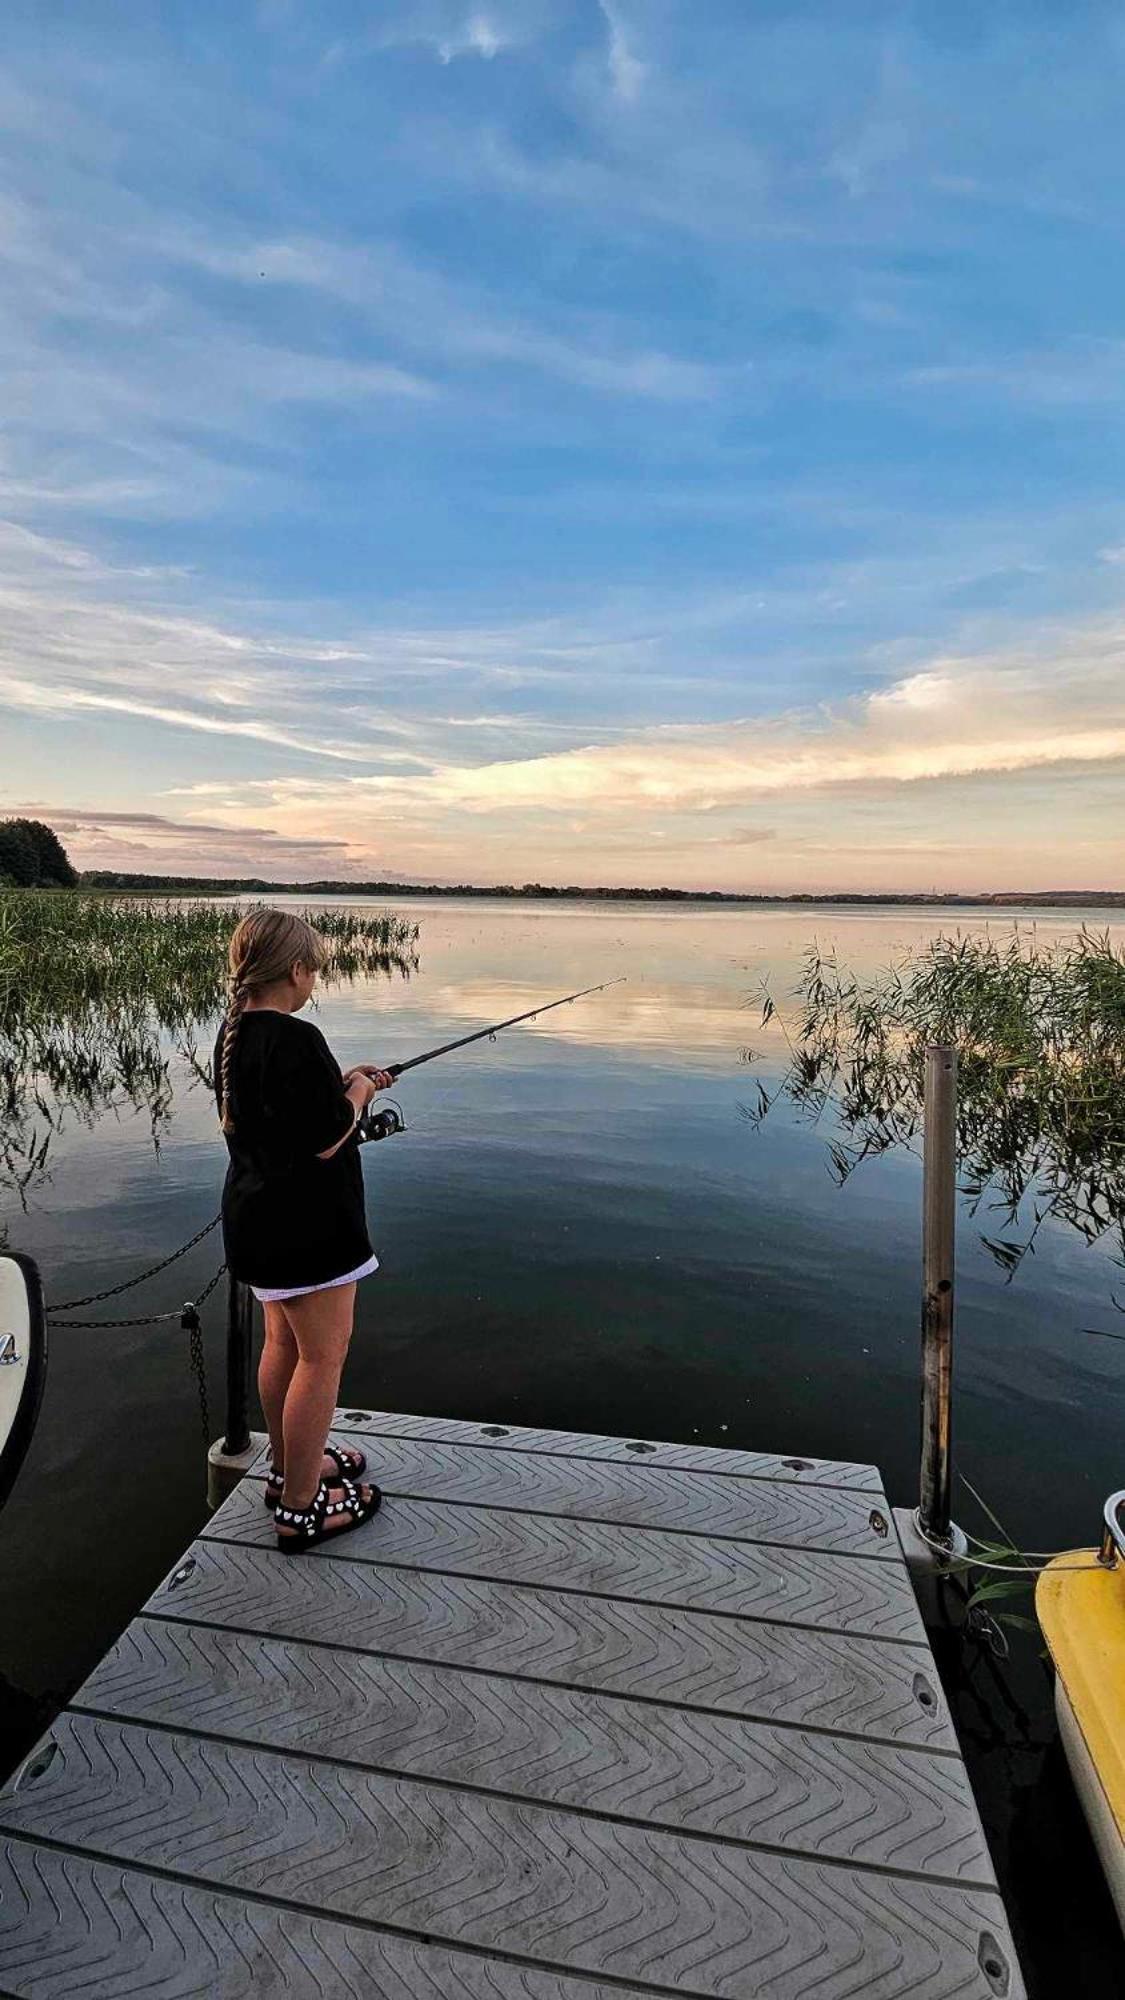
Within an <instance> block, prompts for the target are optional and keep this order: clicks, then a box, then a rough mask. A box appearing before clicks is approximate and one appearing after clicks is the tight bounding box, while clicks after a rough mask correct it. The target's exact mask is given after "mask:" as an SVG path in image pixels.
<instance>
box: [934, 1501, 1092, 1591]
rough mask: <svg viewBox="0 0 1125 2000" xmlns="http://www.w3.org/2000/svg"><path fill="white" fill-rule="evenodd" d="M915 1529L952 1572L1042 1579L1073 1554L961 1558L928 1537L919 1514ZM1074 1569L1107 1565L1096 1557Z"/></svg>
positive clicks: (1049, 1552) (969, 1555)
mask: <svg viewBox="0 0 1125 2000" xmlns="http://www.w3.org/2000/svg"><path fill="white" fill-rule="evenodd" d="M914 1530H915V1533H916V1534H917V1535H918V1537H919V1539H920V1540H921V1541H923V1542H925V1543H926V1545H927V1547H928V1548H931V1549H933V1550H934V1551H935V1552H936V1553H937V1554H938V1555H940V1556H942V1557H944V1559H945V1562H946V1564H947V1566H948V1567H949V1568H950V1569H951V1570H955V1569H960V1570H968V1569H989V1570H995V1571H996V1573H997V1574H998V1575H999V1576H1040V1575H1041V1574H1042V1572H1043V1571H1044V1570H1045V1569H1046V1567H1047V1564H1048V1563H1049V1562H1051V1561H1053V1559H1054V1557H1055V1556H1065V1555H1070V1554H1071V1551H1070V1550H1069V1549H1036V1550H1032V1551H1030V1552H1029V1553H1031V1554H1034V1555H1039V1556H1042V1557H1043V1560H1042V1562H1022V1563H998V1562H986V1561H985V1559H984V1557H983V1556H975V1555H973V1554H972V1552H971V1550H966V1552H965V1554H964V1555H958V1554H956V1552H955V1551H954V1550H953V1549H949V1548H947V1547H946V1545H945V1543H944V1542H939V1541H938V1540H937V1539H936V1537H935V1536H933V1535H928V1534H927V1533H926V1530H925V1529H924V1527H923V1526H922V1523H921V1522H920V1521H919V1519H918V1517H917V1515H915V1517H914ZM962 1532H963V1531H962ZM966 1539H967V1540H968V1541H971V1542H976V1543H977V1544H978V1546H979V1547H981V1548H987V1547H988V1544H987V1543H986V1542H981V1539H980V1536H979V1535H969V1536H967V1537H966ZM1016 1553H1017V1554H1018V1553H1019V1551H1018V1550H1017V1551H1016ZM1071 1567H1072V1568H1073V1569H1076V1570H1079V1569H1104V1568H1105V1567H1106V1565H1105V1564H1104V1563H1102V1562H1098V1560H1097V1559H1096V1558H1095V1560H1094V1561H1093V1562H1086V1563H1074V1564H1072V1565H1071ZM1069 1573H1070V1572H1069V1570H1068V1572H1067V1574H1068V1575H1069Z"/></svg>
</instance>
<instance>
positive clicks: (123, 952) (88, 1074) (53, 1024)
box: [0, 889, 418, 1200]
mask: <svg viewBox="0 0 1125 2000" xmlns="http://www.w3.org/2000/svg"><path fill="white" fill-rule="evenodd" d="M242 914H243V911H242V908H241V907H234V906H232V905H230V904H214V903H202V902H197V903H185V902H181V901H175V902H172V901H168V902H155V901H150V900H148V899H146V900H144V901H143V902H142V901H139V900H138V901H130V900H126V899H121V898H117V897H108V896H98V895H89V894H85V893H82V892H80V891H74V892H72V891H58V890H56V891H37V890H33V889H24V890H19V889H17V890H4V891H0V1186H3V1185H4V1184H6V1185H7V1186H8V1187H9V1188H10V1189H11V1190H12V1191H13V1192H14V1193H15V1194H16V1195H17V1196H18V1197H19V1198H20V1199H21V1200H26V1197H27V1192H28V1190H29V1188H30V1187H31V1186H32V1185H33V1184H34V1183H35V1182H36V1181H37V1180H38V1179H39V1178H40V1177H41V1176H42V1175H43V1174H44V1173H45V1172H46V1170H47V1164H48V1154H49V1150H50V1144H51V1139H52V1136H53V1134H54V1133H55V1132H56V1131H57V1130H58V1129H59V1125H60V1123H61V1121H62V1119H63V1117H64V1116H65V1115H66V1114H67V1113H69V1114H71V1115H72V1116H76V1117H78V1118H81V1119H84V1120H85V1121H86V1122H93V1120H94V1119H95V1118H97V1117H98V1116H100V1115H101V1114H102V1113H103V1112H105V1111H107V1110H110V1109H111V1108H113V1107H116V1106H121V1105H126V1104H128V1105H132V1106H134V1107H136V1108H137V1109H140V1110H143V1111H144V1112H146V1113H147V1115H148V1117H149V1119H150V1122H151V1127H152V1133H153V1138H154V1141H158V1140H159V1136H160V1133H161V1131H162V1130H163V1129H164V1128H165V1126H166V1123H167V1119H168V1117H169V1114H170V1111H171V1107H172V1101H173V1095H174V1080H173V1065H174V1063H175V1061H176V1059H177V1058H179V1059H181V1060H182V1061H183V1062H186V1063H187V1065H188V1066H189V1068H190V1070H191V1071H192V1072H193V1074H194V1075H195V1076H196V1077H198V1078H200V1079H202V1080H203V1081H206V1080H207V1065H206V1063H205V1062H201V1061H200V1058H199V1055H198V1053H197V1049H196V1041H195V1036H196V1033H197V1031H198V1030H200V1029H201V1028H203V1026H204V1025H205V1024H207V1023H210V1022H211V1021H213V1020H215V1019H216V1018H217V1016H218V1014H219V1012H220V1010H221V1008H222V1005H223V1000H224V992H225V981H226V950H227V940H228V939H229V937H230V934H231V931H232V930H233V928H234V926H235V924H236V923H237V922H238V919H239V917H240V916H241V915H242ZM306 914H308V916H309V919H310V921H311V922H313V923H314V924H315V925H316V928H317V930H318V931H319V932H320V933H321V935H322V937H324V938H326V940H327V942H328V946H329V957H328V961H327V963H326V965H325V967H324V971H323V974H322V978H323V980H324V983H325V984H326V985H327V986H332V985H339V984H341V983H351V982H353V981H355V980H357V979H361V978H370V977H372V976H376V975H384V976H388V977H389V976H392V975H394V974H396V973H397V974H399V975H401V976H402V977H408V976H409V974H410V973H411V971H413V969H414V968H415V966H416V964H417V951H416V946H417V940H418V926H417V925H416V924H412V923H409V922H407V921H406V920H405V919H404V918H402V917H400V916H397V915H395V914H394V913H393V912H390V911H384V912H378V913H374V914H371V915H361V914H357V913H355V912H353V911H347V910H327V911H325V910H317V911H310V912H307V913H306Z"/></svg>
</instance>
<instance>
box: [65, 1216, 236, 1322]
mask: <svg viewBox="0 0 1125 2000" xmlns="http://www.w3.org/2000/svg"><path fill="white" fill-rule="evenodd" d="M219 1221H220V1217H219V1216H217V1215H213V1216H212V1217H211V1220H210V1222H208V1223H205V1224H204V1226H203V1228H202V1229H197V1230H196V1232H195V1235H194V1236H190V1237H189V1238H188V1240H187V1242H186V1243H182V1244H181V1245H180V1248H179V1249H178V1250H173V1252H172V1255H171V1256H170V1257H162V1258H161V1260H160V1262H159V1264H150V1265H149V1267H148V1270H147V1271H138V1273H137V1275H136V1277H135V1278H126V1279H125V1281H124V1283H123V1284H120V1285H107V1286H106V1289H105V1291H104V1292H88V1293H87V1295H86V1297H85V1298H84V1299H64V1300H63V1302H62V1303H61V1304H60V1305H57V1306H52V1307H51V1312H52V1313H61V1312H77V1310H78V1308H79V1306H96V1305H97V1304H99V1302H100V1301H101V1300H102V1299H115V1298H117V1297H118V1296H119V1294H120V1293H121V1292H130V1291H132V1289H133V1286H134V1285H142V1284H143V1283H144V1281H145V1279H146V1278H155V1277H156V1275H157V1273H158V1272H159V1271H166V1270H167V1269H168V1266H169V1264H175V1263H176V1262H177V1260H178V1259H179V1258H180V1257H186V1256H187V1253H188V1251H189V1250H194V1249H195V1246H196V1244H197V1243H202V1241H203V1238H204V1237H205V1236H210V1234H211V1231H212V1230H213V1229H217V1228H218V1226H219ZM178 1318H179V1314H178V1313H150V1314H146V1315H144V1316H143V1317H141V1318H140V1319H105V1320H85V1321H82V1320H76V1321H72V1324H73V1325H78V1326H81V1325H85V1326H95V1325H96V1326H148V1325H150V1324H151V1325H155V1324H156V1321H157V1320H161V1319H178Z"/></svg>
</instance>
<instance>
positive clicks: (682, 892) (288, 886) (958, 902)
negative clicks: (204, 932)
mask: <svg viewBox="0 0 1125 2000" xmlns="http://www.w3.org/2000/svg"><path fill="white" fill-rule="evenodd" d="M78 886H79V888H80V889H95V890H100V891H103V892H105V893H109V894H116V895H142V896H143V895H150V896H245V895H254V896H262V895H265V896H271V895H273V896H380V897H384V898H393V897H395V896H420V897H432V898H434V899H439V898H441V897H446V896H476V897H481V898H483V899H493V900H494V899H497V898H501V899H504V900H507V901H512V902H569V903H722V904H729V905H733V906H735V907H746V908H755V907H759V908H761V907H766V908H770V907H773V906H779V905H788V904H820V905H823V904H829V905H840V904H843V905H848V904H854V905H858V906H859V907H861V908H877V907H879V906H883V907H887V908H896V907H899V906H902V905H908V904H912V905H921V906H923V907H925V908H927V909H974V910H976V909H986V910H989V909H1001V910H1002V909H1011V908H1019V909H1042V910H1065V909H1107V910H1119V909H1125V889H1020V890H1017V889H996V890H982V891H980V892H979V893H977V894H971V893H966V894H959V893H958V892H957V891H956V890H950V891H948V892H946V893H944V894H937V893H935V892H930V893H926V892H925V891H924V890H914V891H908V890H884V891H882V892H880V893H878V894H871V893H865V892H861V891H859V890H836V891H824V892H823V893H820V894H813V893H812V892H810V891H808V890H796V891H792V892H790V893H788V894H780V893H779V894H777V895H774V894H766V893H764V892H761V891H745V892H743V891H739V890H734V889H669V888H661V889H637V888H629V887H620V888H613V889H598V888H582V887H580V886H577V885H575V886H568V887H566V888H552V887H551V885H550V884H549V883H542V882H525V883H522V884H520V885H518V886H517V885H515V884H512V883H501V884H497V885H493V886H491V887H489V886H487V885H482V884H480V883H475V882H448V883H442V884H438V883H434V882H388V881H372V882H334V881H319V882H267V881H264V880H263V879H262V878H261V877H260V876H239V877H237V878H230V877H222V876H209V875H207V876H205V875H198V876H197V875H128V874H121V873H117V872H111V871H109V870H105V869H93V870H90V871H88V872H87V873H85V874H83V875H82V876H81V877H80V879H79V884H78Z"/></svg>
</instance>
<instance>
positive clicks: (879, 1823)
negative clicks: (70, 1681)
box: [0, 1411, 1023, 2000]
mask: <svg viewBox="0 0 1125 2000" xmlns="http://www.w3.org/2000/svg"><path fill="white" fill-rule="evenodd" d="M336 1435H337V1436H339V1437H341V1438H348V1439H349V1440H351V1441H355V1442H362V1443H363V1445H364V1448H365V1449H366V1451H367V1453H368V1456H369V1460H370V1467H371V1473H372V1475H373V1476H374V1477H375V1478H376V1479H377V1480H378V1483H379V1484H380V1486H381V1487H382V1488H383V1492H384V1503H383V1507H382V1509H381V1511H380V1513H379V1514H378V1515H377V1516H376V1517H375V1519H374V1520H373V1521H371V1522H369V1523H368V1524H367V1525H366V1526H365V1527H364V1528H363V1529H361V1530H359V1531H358V1532H357V1533H355V1534H352V1535H349V1536H347V1537H346V1538H345V1540H344V1541H342V1542H341V1543H340V1545H339V1546H338V1547H332V1546H327V1547H323V1548H322V1549H321V1550H320V1551H318V1552H317V1553H316V1554H314V1555H310V1556H308V1557H305V1558H298V1559H296V1560H287V1559H286V1558H284V1557H282V1556H279V1555H278V1554H277V1552H276V1549H275V1548H274V1546H273V1534H272V1525H271V1523H270V1520H269V1516H268V1515H267V1513H266V1510H265V1508H264V1507H263V1505H262V1487H261V1481H260V1478H259V1479H254V1478H250V1479H247V1480H246V1481H244V1483H243V1485H242V1486H241V1488H240V1489H239V1490H238V1491H237V1492H236V1493H235V1494H234V1495H232V1497H231V1499H230V1500H229V1501H228V1502H227V1504H226V1505H225V1506H224V1507H223V1508H222V1509H220V1511H219V1512H218V1513H217V1514H216V1515H215V1516H214V1518H213V1520H212V1521H211V1523H210V1524H209V1526H208V1528H207V1530H206V1532H205V1533H204V1535H203V1536H202V1537H201V1539H200V1540H199V1541H198V1542H196V1543H195V1544H194V1546H193V1547H192V1549H191V1550H190V1551H189V1552H188V1554H187V1556H186V1557H185V1558H184V1560H183V1562H181V1563H180V1564H178V1565H177V1566H176V1569H175V1570H174V1571H173V1572H172V1575H171V1576H170V1577H169V1578H168V1579H166V1581H165V1582H164V1583H163V1584H162V1585H161V1586H160V1587H159V1588H158V1589H157V1590H156V1592H155V1593H154V1595H153V1597H152V1598H151V1600H150V1601H149V1603H148V1605H147V1606H146V1607H145V1609H144V1611H143V1613H142V1614H141V1616H139V1617H138V1618H137V1619H136V1620H135V1621H134V1623H133V1624H132V1625H131V1626H130V1627H129V1629H128V1631H127V1632H126V1633H125V1634H124V1635H123V1636H122V1638H121V1639H120V1640H119V1641H118V1643H117V1645H116V1646H115V1647H114V1648H113V1650H112V1651H111V1652H110V1653H109V1654H108V1655H107V1657H106V1658H105V1660H103V1661H102V1663H101V1665H100V1666H99V1667H98V1668H97V1669H96V1671H95V1672H94V1674H93V1675H92V1676H91V1678H90V1679H89V1680H88V1681H87V1682H86V1684H85V1685H84V1687H83V1688H81V1689H80V1690H79V1693H78V1694H77V1695H76V1697H75V1699H74V1701H73V1703H72V1704H71V1706H70V1708H69V1709H68V1710H67V1711H65V1712H64V1714H63V1715H61V1716H60V1717H59V1718H58V1719H57V1721H56V1722H55V1724H54V1726H53V1727H52V1729H51V1730H50V1732H49V1733H48V1735H47V1736H46V1737H45V1738H44V1739H43V1741H42V1742H41V1744H40V1745H39V1746H38V1747H37V1749H36V1751H35V1752H33V1753H32V1755H31V1757H30V1758H29V1759H28V1760H27V1761H26V1762H25V1764H24V1766H23V1767H22V1769H21V1771H20V1772H19V1773H17V1774H16V1777H15V1778H14V1779H13V1780H12V1782H11V1783H10V1784H9V1785H8V1786H7V1787H6V1788H5V1789H4V1791H3V1792H0V1846H2V1848H3V1854H2V1855H0V1991H3V1992H4V1993H11V1994H12V1995H14V1996H17V2000H56V1996H57V2000H62V1996H64V1995H65V1996H69V1995H71V1994H77V1993H79V1992H80V1993H81V1994H82V1995H83V1996H89V2000H111V1996H112V2000H117V1996H123V1995H126V1994H128V1995H130V1996H133V1995H137V1996H152V2000H156V1996H157V1995H159V1996H160V1997H161V2000H186V1997H187V1996H190V1995H198V1996H200V2000H202V1996H204V1995H206V1996H208V1997H209V2000H210V1996H215V2000H234V1996H247V2000H249V1996H250V1995H251V1994H253V1995H254V1996H268V2000H273V1996H281V1995H283V1994H284V1995H286V1996H288V2000H304V1996H308V2000H313V1996H318V1997H319V1996H322V1995H325V1996H330V1997H331V2000H334V1996H341V2000H343V1996H346V1995H352V1994H358V1993H366V1994H372V1995H375V1996H377V2000H446V1996H448V2000H454V1996H462V1995H464V1996H466V2000H516V1996H520V2000H610V1996H617V2000H630V1996H633V2000H641V1996H642V1995H653V1994H695V1995H700V1996H715V1997H716V2000H751V1996H761V2000H813V1996H815V2000H906V1996H908V1995H909V1996H911V2000H990V1996H995V1995H999V1996H1002V2000H1019V1996H1020V1995H1022V1993H1023V1987H1022V1984H1021V1982H1020V1976H1019V1971H1018V1968H1017V1965H1016V1961H1015V1955H1014V1952H1013V1949H1012V1944H1011V1939H1010V1936H1009V1933H1008V1928H1007V1924H1006V1920H1005V1917H1004V1912H1003V1907H1002V1904H1001V1901H1000V1897H999V1894H998V1892H997V1890H996V1886H995V1878H994V1875H993V1871H992V1867H991V1863H990V1861H989V1857H988V1852H987V1848H986V1846H985V1842H984V1838H983V1834H982V1832H981V1827H980V1823H979V1819H978V1816H977V1812H976V1808H975V1805H974V1803H973V1799H972V1795H971V1792H970V1790H969V1786H968V1781H967V1778H966V1775H965V1771H964V1767H963V1764H962V1762H961V1757H960V1753H959V1750H958V1747H957V1741H956V1737H955V1735H954V1733H953V1730H952V1727H951V1725H950V1722H949V1718H948V1714H947V1711H946V1706H945V1701H944V1697H943V1695H942V1692H941V1687H940V1683H939V1681H938V1677H937V1674H936V1671H935V1670H934V1666H933V1662H932V1659H931V1656H930V1652H929V1647H928V1644H927V1642H926V1636H925V1631H924V1628H923V1626H922V1624H921V1621H920V1618H919V1616H918V1612H917V1609H916V1606H915V1601H914V1596H913V1592H912V1589H911V1587H910V1583H909V1579H908V1577H907V1574H906V1570H905V1565H904V1564H903V1561H902V1557H901V1553H900V1550H899V1546H898V1542H897V1538H896V1536H895V1533H894V1529H893V1525H892V1523H891V1515H890V1510H889V1508H888V1507H887V1503H886V1501H885V1499H884V1497H883V1494H882V1490H881V1487H880V1483H879V1479H878V1475H877V1473H876V1472H875V1471H874V1469H873V1468H872V1467H868V1466H856V1465H833V1464H831V1463H829V1462H827V1461H824V1460H810V1459H801V1458H792V1459H784V1458H780V1457H768V1456H766V1455H764V1454H759V1453H749V1452H747V1453H743V1452H737V1451H733V1450H732V1451H727V1450H718V1451H715V1450H709V1449H707V1448H705V1447H693V1446H685V1445H663V1444H655V1445H654V1444H652V1443H650V1442H649V1441H647V1440H629V1439H617V1438H599V1437H586V1436H581V1435H578V1434H574V1433H569V1432H550V1431H530V1430H524V1431H520V1430H514V1429H512V1428H511V1427H504V1426H492V1425H480V1424H469V1423H461V1422H457V1421H454V1420H449V1419H436V1418H423V1417H402V1416H397V1415H394V1414H392V1413H386V1412H354V1411H347V1412H342V1413H341V1419H340V1423H339V1425H338V1428H337V1431H336Z"/></svg>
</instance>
